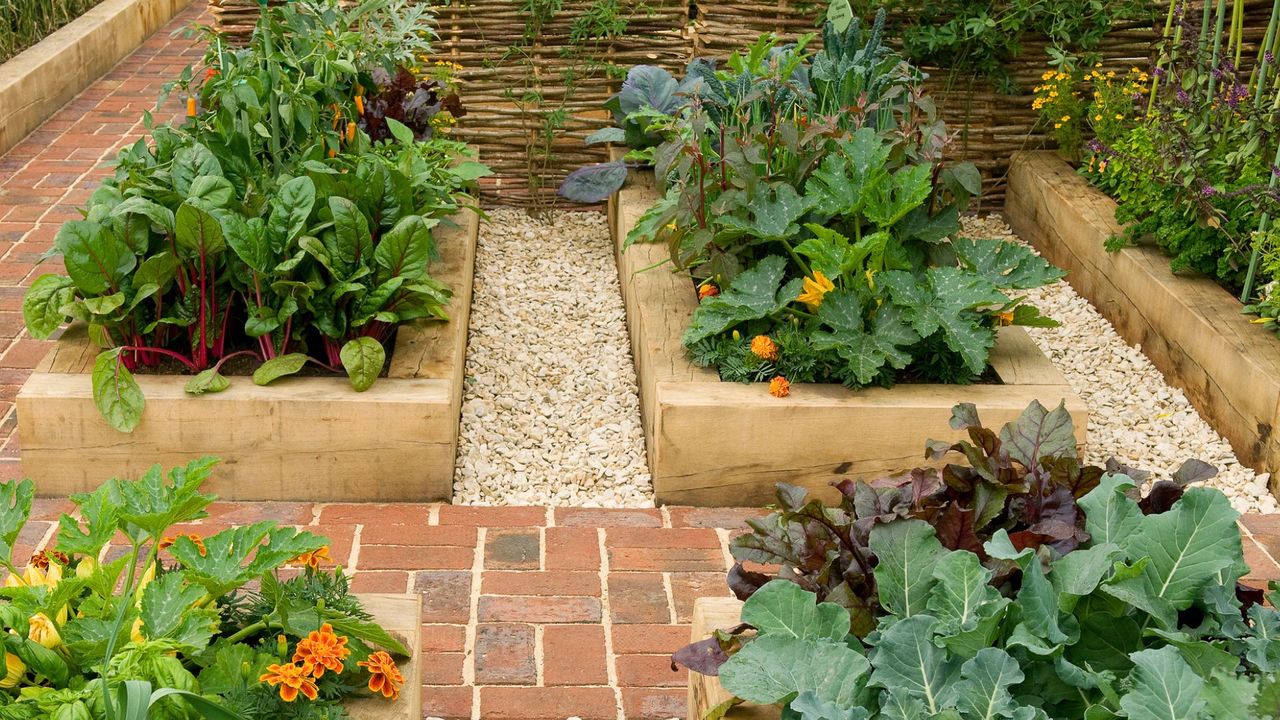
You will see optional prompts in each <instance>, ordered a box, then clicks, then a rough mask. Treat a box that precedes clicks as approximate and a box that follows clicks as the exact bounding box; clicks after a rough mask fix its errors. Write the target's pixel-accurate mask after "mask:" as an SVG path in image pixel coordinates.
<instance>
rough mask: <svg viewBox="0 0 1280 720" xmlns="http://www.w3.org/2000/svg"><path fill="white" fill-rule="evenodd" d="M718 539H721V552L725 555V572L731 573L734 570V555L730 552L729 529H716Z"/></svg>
mask: <svg viewBox="0 0 1280 720" xmlns="http://www.w3.org/2000/svg"><path fill="white" fill-rule="evenodd" d="M716 537H718V538H720V552H721V554H723V555H724V571H725V572H729V571H730V570H732V569H733V553H732V552H730V551H729V541H730V538H729V530H728V528H716Z"/></svg>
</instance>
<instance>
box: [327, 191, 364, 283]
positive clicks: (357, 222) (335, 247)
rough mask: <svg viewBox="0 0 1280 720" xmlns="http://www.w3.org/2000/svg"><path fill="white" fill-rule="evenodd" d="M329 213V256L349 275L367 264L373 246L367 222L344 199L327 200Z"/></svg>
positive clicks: (357, 209)
mask: <svg viewBox="0 0 1280 720" xmlns="http://www.w3.org/2000/svg"><path fill="white" fill-rule="evenodd" d="M329 212H330V213H331V214H332V215H333V235H332V237H333V241H332V244H331V245H330V246H329V248H328V250H329V255H330V257H331V259H332V260H333V262H334V264H335V265H337V266H338V267H339V268H340V269H341V270H342V272H343V273H345V274H347V275H350V273H351V272H352V271H353V270H354V269H355V268H356V267H357V266H359V265H360V264H361V263H366V264H367V262H368V259H369V253H370V249H371V247H372V244H373V236H372V235H370V233H369V221H368V219H366V218H365V215H364V213H362V212H360V209H359V208H357V207H356V204H355V203H353V202H351V201H350V200H348V199H347V198H344V197H331V198H329Z"/></svg>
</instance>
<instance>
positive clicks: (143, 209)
mask: <svg viewBox="0 0 1280 720" xmlns="http://www.w3.org/2000/svg"><path fill="white" fill-rule="evenodd" d="M124 215H141V216H143V217H145V218H147V219H148V220H150V221H151V223H152V224H153V225H155V226H157V227H159V228H161V229H162V230H164V231H165V232H166V233H170V232H173V228H174V217H173V211H172V210H170V209H169V208H167V207H165V206H163V205H160V204H158V203H155V202H153V201H151V200H148V199H147V198H145V197H142V196H141V195H135V196H133V197H129V198H125V199H124V201H123V202H121V203H120V204H119V205H116V206H115V207H114V208H112V210H111V216H112V217H122V216H124Z"/></svg>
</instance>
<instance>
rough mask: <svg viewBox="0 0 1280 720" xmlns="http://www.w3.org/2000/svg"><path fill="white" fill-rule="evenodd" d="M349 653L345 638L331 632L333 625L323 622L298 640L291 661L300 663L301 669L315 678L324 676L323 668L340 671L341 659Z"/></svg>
mask: <svg viewBox="0 0 1280 720" xmlns="http://www.w3.org/2000/svg"><path fill="white" fill-rule="evenodd" d="M350 654H351V648H349V647H347V639H346V638H345V637H342V636H341V635H336V634H334V632H333V626H332V625H330V624H329V623H325V624H323V625H321V626H320V629H319V630H313V631H312V632H311V633H310V634H308V635H307V636H306V637H305V638H303V639H302V640H299V641H298V647H297V648H296V649H295V650H294V652H293V661H294V662H295V663H302V669H303V670H306V671H307V673H308V674H311V675H314V676H315V677H316V678H322V677H324V672H325V670H331V671H332V672H333V673H334V674H341V673H342V661H343V660H345V659H346V657H347V656H348V655H350Z"/></svg>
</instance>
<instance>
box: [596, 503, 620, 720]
mask: <svg viewBox="0 0 1280 720" xmlns="http://www.w3.org/2000/svg"><path fill="white" fill-rule="evenodd" d="M596 543H597V548H598V551H599V553H600V625H601V629H602V630H603V631H604V660H605V663H604V666H605V676H606V677H607V678H608V680H609V687H611V688H613V701H614V704H615V705H616V707H617V711H618V720H626V717H627V716H626V710H625V709H624V707H623V704H622V688H620V687H618V658H617V656H616V655H614V653H613V609H612V605H611V603H610V602H609V550H608V547H607V543H606V542H605V529H604V528H596Z"/></svg>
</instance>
